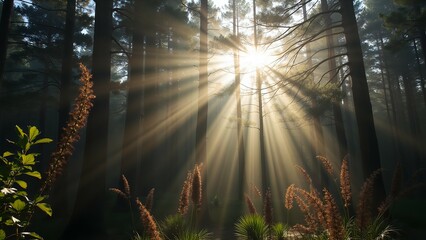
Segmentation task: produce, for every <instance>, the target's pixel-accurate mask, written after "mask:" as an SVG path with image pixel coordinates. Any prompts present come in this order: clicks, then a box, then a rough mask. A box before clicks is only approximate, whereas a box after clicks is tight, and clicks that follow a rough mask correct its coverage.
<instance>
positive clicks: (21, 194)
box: [0, 126, 52, 239]
mask: <svg viewBox="0 0 426 240" xmlns="http://www.w3.org/2000/svg"><path fill="white" fill-rule="evenodd" d="M16 130H17V135H18V139H17V140H15V141H10V140H8V142H9V143H11V144H12V145H14V146H15V147H16V148H17V150H16V151H15V153H12V152H10V151H6V152H4V153H3V154H2V156H1V157H0V159H1V161H0V169H1V170H0V184H1V186H0V188H1V192H0V207H1V210H0V239H5V238H16V239H21V238H24V237H26V236H28V237H32V238H35V239H42V237H41V236H39V235H38V234H37V233H35V232H28V231H26V229H27V228H28V227H29V225H30V223H31V217H32V215H33V214H34V211H35V209H39V210H41V211H42V212H44V213H45V214H47V215H49V216H52V209H51V207H50V205H49V204H47V203H46V202H44V201H45V200H46V198H47V195H40V194H38V193H37V194H35V195H30V193H29V192H27V188H28V183H27V180H26V179H27V178H28V177H32V178H36V179H39V180H41V178H42V177H41V174H40V172H38V171H36V170H35V166H36V164H37V163H38V161H37V157H38V156H39V154H38V153H34V152H32V151H31V150H32V147H33V146H34V145H37V144H44V143H50V142H51V141H52V140H51V139H49V138H39V135H40V131H39V130H38V129H37V128H36V127H34V126H29V127H28V131H27V132H24V131H23V130H22V129H21V128H20V127H19V126H16Z"/></svg>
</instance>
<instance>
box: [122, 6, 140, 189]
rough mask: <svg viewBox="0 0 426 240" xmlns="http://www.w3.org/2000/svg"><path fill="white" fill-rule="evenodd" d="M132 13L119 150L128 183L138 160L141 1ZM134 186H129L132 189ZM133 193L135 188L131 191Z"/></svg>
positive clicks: (134, 180)
mask: <svg viewBox="0 0 426 240" xmlns="http://www.w3.org/2000/svg"><path fill="white" fill-rule="evenodd" d="M134 4H135V5H134V9H135V10H134V13H135V15H134V17H133V36H132V54H131V56H130V59H129V65H130V66H129V76H128V80H127V102H126V104H127V108H126V120H125V127H124V135H123V145H122V153H121V174H122V175H125V176H126V178H127V179H128V181H129V182H130V184H131V186H134V184H136V179H137V176H136V174H137V169H136V166H137V162H138V159H139V157H138V156H140V152H139V151H138V149H139V147H140V145H139V144H140V136H141V134H140V133H141V132H140V126H141V118H142V98H143V89H142V86H143V80H144V79H143V77H144V62H143V61H144V38H145V35H144V32H143V27H142V26H143V20H142V16H140V14H138V13H142V12H143V11H144V9H143V3H142V1H135V3H134ZM134 189H135V188H134V187H132V188H131V190H134ZM132 194H134V192H133V193H132Z"/></svg>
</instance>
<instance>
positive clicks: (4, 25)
mask: <svg viewBox="0 0 426 240" xmlns="http://www.w3.org/2000/svg"><path fill="white" fill-rule="evenodd" d="M12 11H13V0H4V1H3V9H2V11H1V19H0V33H1V34H0V91H1V89H2V82H3V74H4V67H5V62H6V55H7V39H8V36H9V29H10V19H11V16H12Z"/></svg>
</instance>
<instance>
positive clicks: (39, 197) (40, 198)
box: [34, 196, 46, 203]
mask: <svg viewBox="0 0 426 240" xmlns="http://www.w3.org/2000/svg"><path fill="white" fill-rule="evenodd" d="M44 199H46V196H38V197H37V198H36V199H35V200H34V202H35V203H39V202H41V201H43V200H44Z"/></svg>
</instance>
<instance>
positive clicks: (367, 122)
mask: <svg viewBox="0 0 426 240" xmlns="http://www.w3.org/2000/svg"><path fill="white" fill-rule="evenodd" d="M340 5H341V15H342V25H343V28H344V33H345V38H346V48H347V56H348V65H349V69H350V77H351V79H352V93H353V101H354V109H355V116H356V120H357V126H358V134H359V143H360V151H361V165H362V170H363V173H364V176H365V177H368V176H370V175H371V174H372V173H373V172H374V171H376V170H378V169H380V167H381V163H380V153H379V144H378V141H377V135H376V128H375V126H374V118H373V110H372V106H371V101H370V93H369V90H368V84H367V77H366V75H365V67H364V61H363V56H362V50H361V42H360V37H359V33H358V27H357V22H356V18H355V11H354V6H353V2H352V1H348V0H340ZM374 190H375V191H374V202H375V203H379V202H380V201H382V200H383V199H384V197H385V195H386V194H385V188H384V184H383V179H382V178H381V177H379V178H378V179H377V180H376V185H375V189H374Z"/></svg>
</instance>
